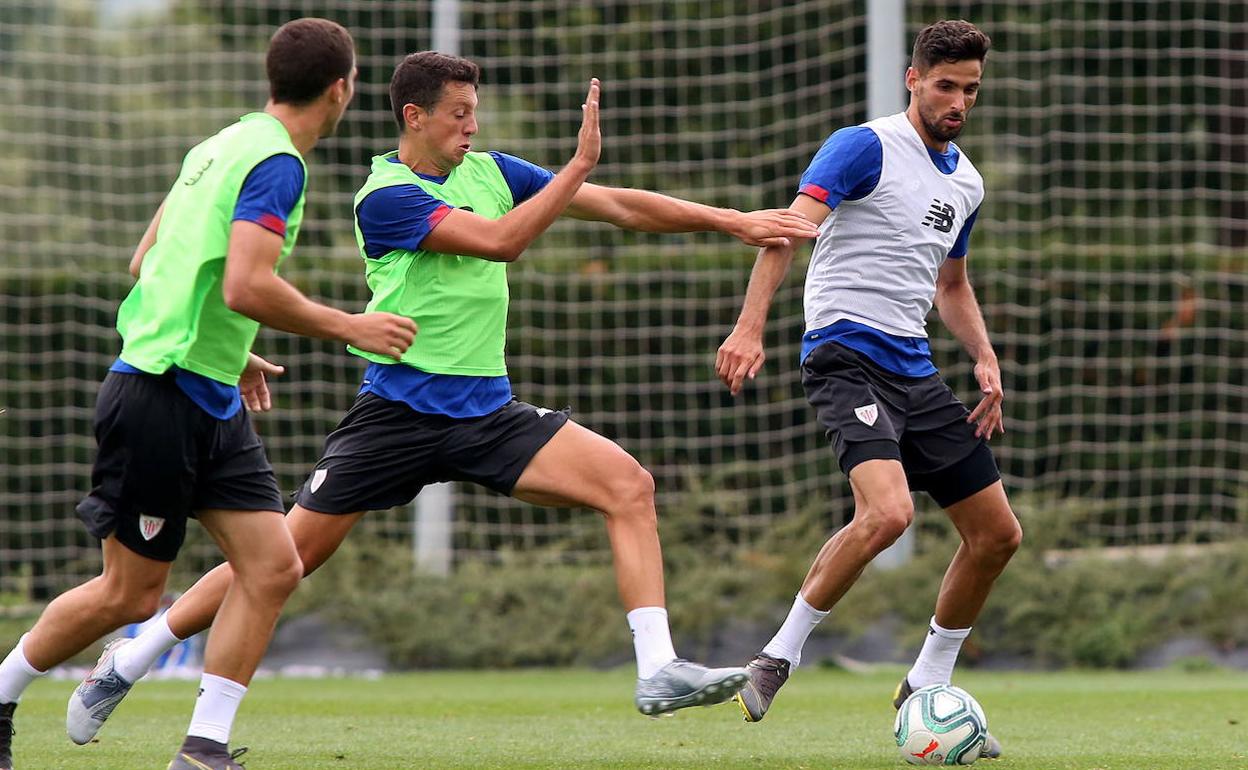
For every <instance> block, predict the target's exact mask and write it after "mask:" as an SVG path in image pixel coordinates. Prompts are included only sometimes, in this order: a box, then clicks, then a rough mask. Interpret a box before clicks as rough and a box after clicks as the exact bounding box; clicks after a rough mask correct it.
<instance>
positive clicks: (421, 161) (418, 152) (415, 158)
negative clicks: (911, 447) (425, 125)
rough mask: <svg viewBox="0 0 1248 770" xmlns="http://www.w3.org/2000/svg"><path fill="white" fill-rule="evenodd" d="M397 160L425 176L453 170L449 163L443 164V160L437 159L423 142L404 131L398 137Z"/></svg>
mask: <svg viewBox="0 0 1248 770" xmlns="http://www.w3.org/2000/svg"><path fill="white" fill-rule="evenodd" d="M399 162H400V163H402V164H403V165H405V166H407V167H408V168H410V169H411V170H412V171H415V172H416V173H417V174H424V175H425V176H447V175H449V174H450V173H451V171H453V170H454V167H453V166H450V165H449V164H446V165H443V164H444V163H445V161H439V160H438V159H437V158H436V157H434V155H433V153H431V152H429V148H428V147H426V146H424V143H422V142H421V141H420V140H418V139H417V138H415V137H414V136H413V135H412V134H411V133H410V132H406V131H405V132H404V133H403V136H401V137H399Z"/></svg>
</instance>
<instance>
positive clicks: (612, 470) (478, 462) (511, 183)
mask: <svg viewBox="0 0 1248 770" xmlns="http://www.w3.org/2000/svg"><path fill="white" fill-rule="evenodd" d="M479 74H480V73H479V70H478V68H477V65H475V64H474V63H472V62H470V61H468V60H466V59H461V58H458V57H453V56H445V55H442V54H437V53H433V52H426V53H420V54H413V55H411V56H409V57H407V58H406V59H404V60H403V61H402V62H401V63H400V64H399V66H398V68H397V69H396V70H395V73H394V77H393V79H392V80H391V83H390V101H391V104H392V105H393V107H394V112H395V118H396V120H397V122H398V124H399V127H400V130H401V136H400V139H399V149H398V150H397V152H390V153H386V154H384V155H380V156H378V157H376V158H374V159H373V162H372V173H371V174H370V176H369V178H368V181H367V182H366V183H365V184H364V187H363V188H362V189H361V190H360V192H359V193H358V194H357V195H356V198H355V215H356V228H355V229H356V238H357V241H358V243H359V246H360V253H361V257H362V258H363V261H364V265H365V273H366V275H367V280H368V284H369V287H370V288H371V289H372V292H373V298H372V301H371V302H370V303H369V305H368V309H369V310H371V311H385V312H390V313H395V314H397V315H400V316H403V317H405V318H410V319H412V320H413V321H415V322H416V323H417V324H418V325H419V326H420V336H419V337H418V338H417V340H416V341H415V342H414V343H413V345H412V346H411V347H410V348H408V349H407V351H406V352H405V353H404V354H403V355H402V356H401V357H400V359H399V361H398V362H397V363H396V362H395V361H393V360H392V359H390V358H387V357H386V356H384V355H377V354H376V353H375V352H370V351H368V350H365V349H362V348H360V347H359V346H354V347H352V348H351V350H352V352H354V353H356V354H357V355H359V356H362V357H363V358H365V359H367V360H368V361H369V362H370V365H369V367H368V370H367V372H366V374H365V377H364V384H363V387H362V388H361V392H360V395H359V397H358V398H357V399H356V402H355V404H354V405H353V406H352V407H351V410H350V411H349V412H348V413H347V415H346V416H345V417H344V418H343V420H342V422H341V423H340V424H339V426H338V428H337V429H336V430H335V431H334V432H333V433H332V434H331V435H330V436H329V438H328V439H327V441H326V446H325V452H324V455H323V456H322V458H321V460H320V462H318V463H317V465H316V468H315V469H314V470H313V472H312V474H311V476H310V477H309V478H308V480H307V482H306V483H305V484H304V486H303V488H302V489H301V490H300V492H299V494H298V496H297V504H296V505H295V507H294V509H293V510H292V511H291V513H290V515H289V516H288V517H287V523H288V525H289V526H290V528H291V532H292V534H293V536H294V540H295V543H296V545H297V547H298V548H299V553H300V556H301V557H302V559H303V562H304V565H305V569H306V570H307V571H309V572H310V571H311V570H313V569H315V568H316V567H318V566H320V564H322V563H323V562H324V561H325V560H326V559H327V558H329V556H330V555H331V554H333V552H334V551H335V550H336V549H337V547H338V545H339V544H340V543H341V542H342V540H343V538H345V537H346V535H347V533H348V532H349V531H350V529H351V527H352V526H353V525H354V524H355V522H357V521H358V520H359V519H360V517H362V516H363V515H364V514H365V512H367V511H369V510H374V509H383V508H390V507H393V506H397V505H403V504H406V503H409V502H410V501H411V500H412V499H413V498H414V497H415V496H416V494H417V493H418V492H419V491H420V489H421V488H422V487H423V486H424V485H426V484H428V483H433V482H438V481H450V480H458V481H471V482H474V483H477V484H481V485H484V486H486V487H488V488H490V489H493V490H495V491H497V492H499V493H502V494H505V495H510V496H513V497H516V498H518V499H521V500H525V501H528V502H531V503H534V504H537V505H552V506H577V507H586V508H591V509H594V510H596V511H599V512H601V513H602V514H604V516H605V518H606V523H607V531H608V534H609V536H610V539H611V548H612V552H613V554H614V557H615V568H616V575H617V583H618V587H619V593H620V597H621V600H622V601H623V604H624V606H625V609H626V610H627V611H628V622H629V625H630V627H631V629H632V631H633V638H634V646H635V652H636V655H637V666H638V682H637V691H636V698H635V703H636V706H637V708H638V709H639V710H640V711H641V712H642V713H645V714H651V715H654V714H661V713H664V712H670V711H674V710H676V709H680V708H684V707H686V706H692V705H698V704H705V703H716V702H720V701H723V700H727V699H729V698H731V697H732V695H733V694H734V693H735V692H736V691H737V689H739V688H740V687H741V686H742V684H743V683H744V682H745V671H744V669H741V668H731V669H708V668H706V667H704V666H700V665H698V664H696V663H690V662H688V661H684V660H680V659H678V658H677V657H676V653H675V651H674V649H673V646H672V640H671V635H670V633H669V631H668V623H667V613H666V610H665V609H664V593H663V563H662V558H661V555H660V550H659V537H658V529H657V519H656V512H655V503H654V480H653V479H652V477H651V476H650V474H649V473H648V472H647V471H646V470H645V469H644V468H642V467H641V465H640V464H638V462H637V461H636V460H635V459H633V457H631V456H630V455H629V454H628V453H627V452H625V451H624V450H623V449H621V448H620V447H619V446H618V445H616V444H615V443H614V442H612V441H610V440H609V439H606V438H604V437H602V436H600V435H598V434H596V433H594V432H593V431H591V430H589V429H587V428H585V427H582V426H580V425H578V424H576V423H574V422H572V421H570V420H569V418H568V414H567V413H566V412H564V411H556V410H551V409H545V408H541V407H537V406H533V405H531V404H527V403H524V402H523V401H519V400H517V399H516V398H515V397H514V396H513V394H512V389H511V383H510V380H509V379H508V377H507V367H506V362H505V360H504V355H503V351H504V348H505V344H506V321H507V302H508V291H507V273H506V271H507V263H508V262H513V261H515V260H516V259H518V258H519V257H520V256H521V255H522V254H523V252H524V250H525V248H527V247H528V245H529V244H530V243H531V242H532V241H533V239H534V238H536V237H537V236H538V235H540V234H541V233H542V232H543V231H544V230H545V229H546V228H547V227H548V226H549V225H550V224H551V223H552V222H553V221H554V220H555V219H556V218H557V217H559V216H560V215H562V214H565V213H566V214H570V215H572V216H575V217H579V218H582V219H593V220H599V221H604V222H611V223H613V224H616V225H618V226H620V227H625V228H629V229H633V230H641V231H647V232H688V231H696V230H716V231H721V232H726V233H729V234H731V235H734V236H736V237H737V238H739V239H741V240H743V241H745V242H746V243H749V244H753V245H763V244H776V245H778V244H782V243H787V242H788V241H787V239H789V238H811V237H814V236H815V235H817V231H816V230H815V228H814V227H813V226H812V225H811V224H810V223H809V222H808V221H806V220H805V219H803V218H802V217H800V216H796V215H793V214H791V213H788V212H786V211H758V212H751V213H742V212H739V211H733V210H729V209H718V208H712V207H709V206H703V205H700V204H697V203H690V202H688V201H682V200H678V199H675V198H670V197H667V196H663V195H659V194H657V193H652V192H646V191H643V190H626V189H613V188H608V187H601V186H597V185H592V184H586V183H585V180H586V178H587V177H588V176H589V173H590V171H591V170H592V169H593V168H594V166H595V164H596V163H597V161H598V154H599V144H600V139H599V132H598V92H599V85H598V82H597V81H596V80H595V81H593V82H592V83H591V85H590V88H589V93H588V95H587V97H586V100H585V104H584V105H583V111H584V119H583V122H582V126H581V131H580V136H579V141H578V146H577V151H576V154H575V155H574V156H573V158H572V160H571V161H570V162H569V163H568V165H567V166H565V167H564V168H563V170H562V171H560V172H559V173H558V174H551V173H550V172H549V171H546V170H545V169H542V168H540V167H538V166H535V165H533V164H531V163H528V162H526V161H523V160H521V159H519V158H515V157H513V156H510V155H504V154H502V153H494V152H490V153H484V152H472V151H471V144H472V137H473V135H474V134H475V133H476V131H477V122H476V107H477V93H476V91H477V82H478V79H479ZM229 584H230V567H229V565H222V566H221V567H218V568H217V569H216V570H214V571H213V572H211V573H209V574H208V575H207V576H205V577H204V578H203V579H201V580H200V581H199V582H198V583H197V584H196V585H195V586H194V587H192V588H191V589H190V590H189V591H188V592H187V593H186V594H184V595H183V596H182V597H181V598H180V599H179V601H178V602H177V603H176V604H174V606H173V607H172V608H171V609H170V611H169V614H168V616H167V617H168V623H169V627H170V628H171V629H173V630H174V631H175V632H176V633H177V635H179V636H182V635H185V634H189V633H193V632H194V631H196V630H198V629H200V628H204V627H206V626H207V625H208V624H209V623H211V621H212V617H213V614H214V613H215V612H216V611H217V606H218V604H219V603H220V601H221V597H222V596H223V595H224V594H225V591H226V588H227V587H228V586H229ZM431 620H432V619H431ZM144 636H145V635H144ZM156 641H159V640H158V639H156V638H155V637H153V642H156ZM138 644H146V642H145V641H144V639H143V636H140V638H139V640H138ZM152 650H153V652H156V653H159V652H163V648H161V647H159V645H157V644H155V643H153V646H152ZM153 659H154V658H153Z"/></svg>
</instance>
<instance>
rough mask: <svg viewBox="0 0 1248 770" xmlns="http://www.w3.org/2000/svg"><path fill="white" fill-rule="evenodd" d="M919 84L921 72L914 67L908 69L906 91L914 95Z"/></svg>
mask: <svg viewBox="0 0 1248 770" xmlns="http://www.w3.org/2000/svg"><path fill="white" fill-rule="evenodd" d="M918 82H919V71H918V70H917V69H915V68H914V67H906V90H907V91H909V92H910V93H914V86H915V84H917V83H918Z"/></svg>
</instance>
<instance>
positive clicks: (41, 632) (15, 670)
mask: <svg viewBox="0 0 1248 770" xmlns="http://www.w3.org/2000/svg"><path fill="white" fill-rule="evenodd" d="M102 548H103V552H104V569H103V571H102V572H101V574H100V575H99V577H96V578H92V579H91V580H89V581H87V582H86V583H83V584H82V585H80V586H78V587H77V588H73V589H71V590H69V591H67V592H65V593H64V594H61V595H60V596H58V597H57V598H56V599H54V600H53V601H52V603H51V604H49V605H48V606H47V608H46V609H44V611H43V613H42V614H41V615H40V616H39V620H38V621H37V622H36V623H35V626H34V628H32V629H31V630H30V632H29V633H28V634H26V635H25V636H23V637H22V638H21V639H20V640H18V643H17V646H16V647H15V648H14V649H13V651H12V652H10V653H9V655H8V656H7V657H6V658H5V659H4V662H3V663H0V723H2V724H0V767H6V768H7V767H9V766H11V765H10V763H11V761H12V757H11V744H10V741H11V739H12V720H13V712H14V709H16V707H17V701H18V700H19V698H20V697H21V694H22V691H23V690H25V689H26V687H27V686H28V685H29V684H30V683H31V682H32V681H34V680H35V679H36V678H38V677H39V676H42V675H43V674H44V673H46V672H47V671H48V669H50V668H51V667H53V666H55V665H58V664H60V663H63V662H64V661H66V660H68V659H69V658H70V657H72V656H73V655H76V654H77V653H79V652H81V651H82V650H84V649H86V648H87V647H88V646H90V645H91V644H93V643H94V642H95V641H96V640H98V639H99V638H100V637H101V636H103V635H105V634H107V633H108V632H110V631H114V630H116V629H117V628H119V627H121V626H123V625H125V624H127V623H135V622H139V621H141V620H146V619H147V618H149V617H151V615H152V613H154V612H155V611H156V608H157V607H158V606H159V603H160V596H161V594H162V593H163V592H164V590H165V581H166V579H167V578H168V576H169V569H170V566H171V565H170V564H169V563H168V562H162V561H156V560H154V559H149V558H147V557H144V556H140V555H139V554H137V553H135V552H134V551H131V550H130V549H129V548H127V547H126V546H124V545H122V544H121V543H119V542H117V539H116V538H115V537H111V536H110V537H108V538H106V539H105V540H104V541H103V543H102Z"/></svg>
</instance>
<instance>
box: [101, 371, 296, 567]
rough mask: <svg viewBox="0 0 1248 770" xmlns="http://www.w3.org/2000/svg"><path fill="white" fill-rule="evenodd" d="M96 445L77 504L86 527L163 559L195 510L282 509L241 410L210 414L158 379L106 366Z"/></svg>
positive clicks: (172, 552) (171, 554)
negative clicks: (224, 416)
mask: <svg viewBox="0 0 1248 770" xmlns="http://www.w3.org/2000/svg"><path fill="white" fill-rule="evenodd" d="M95 440H96V443H97V444H98V445H99V451H98V453H97V454H96V458H95V467H94V468H93V469H92V471H91V486H92V489H91V492H90V494H88V495H87V496H86V498H84V499H83V501H82V502H81V503H79V504H78V517H79V518H81V519H82V521H83V523H84V524H86V525H87V530H88V531H89V532H90V533H91V534H92V535H94V536H95V537H98V538H100V539H101V540H103V539H104V538H106V537H108V536H109V535H116V536H117V540H118V542H120V543H122V544H123V545H125V546H126V547H127V548H129V549H130V550H132V551H134V552H135V553H137V554H139V555H140V556H146V557H148V558H149V559H156V560H157V561H173V560H174V558H175V557H176V556H177V554H178V549H179V548H181V547H182V541H183V540H184V539H185V538H186V520H187V518H189V517H190V516H193V515H194V512H195V511H202V510H207V509H220V510H227V511H282V510H284V506H283V504H282V496H281V493H280V492H279V491H278V488H277V479H276V477H275V476H274V475H273V467H272V466H271V465H269V461H268V458H266V457H265V456H264V445H263V444H261V443H260V438H259V437H258V436H257V435H256V432H255V430H253V429H252V427H251V418H250V417H249V416H248V414H247V411H246V410H245V409H240V410H239V412H238V414H236V415H234V416H233V417H231V418H230V419H228V420H218V419H216V418H214V417H212V416H211V415H209V414H208V413H207V412H205V411H204V410H203V409H200V408H199V407H198V406H197V405H196V404H195V402H193V401H191V399H190V398H188V397H187V395H186V394H185V393H183V392H182V391H181V389H179V388H178V386H177V384H176V383H175V382H174V378H173V372H172V370H171V371H170V372H168V373H166V374H164V375H159V376H157V375H151V374H124V373H120V372H109V373H108V376H107V377H106V378H105V379H104V384H103V385H101V386H100V393H99V396H98V397H97V398H96V403H95Z"/></svg>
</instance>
